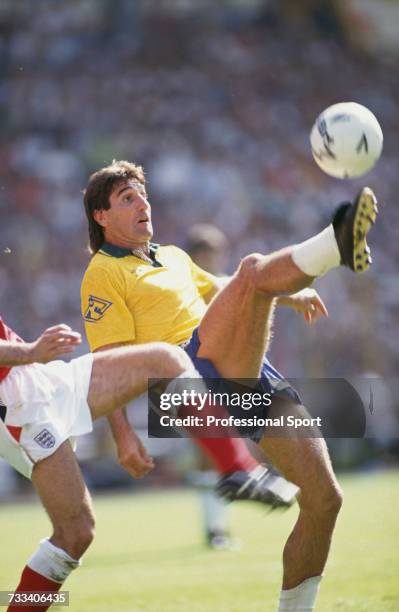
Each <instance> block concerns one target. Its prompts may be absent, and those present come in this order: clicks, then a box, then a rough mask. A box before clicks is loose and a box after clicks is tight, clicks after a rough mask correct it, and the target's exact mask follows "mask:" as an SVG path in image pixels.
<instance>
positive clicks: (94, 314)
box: [83, 295, 112, 323]
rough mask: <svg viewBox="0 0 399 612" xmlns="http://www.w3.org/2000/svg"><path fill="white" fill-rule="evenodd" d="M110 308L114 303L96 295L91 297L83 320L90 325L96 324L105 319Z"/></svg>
mask: <svg viewBox="0 0 399 612" xmlns="http://www.w3.org/2000/svg"><path fill="white" fill-rule="evenodd" d="M110 306H112V302H109V301H108V300H104V299H103V298H99V297H96V296H95V295H89V304H88V306H87V309H86V312H85V313H84V315H83V318H84V320H85V321H87V322H88V323H95V322H96V321H99V320H100V319H102V318H103V316H104V315H105V313H106V311H107V310H108V308H109V307H110Z"/></svg>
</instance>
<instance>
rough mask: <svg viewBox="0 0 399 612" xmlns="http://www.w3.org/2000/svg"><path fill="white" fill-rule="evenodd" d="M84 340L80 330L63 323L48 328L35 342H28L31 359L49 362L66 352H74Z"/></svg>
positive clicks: (38, 361) (36, 361)
mask: <svg viewBox="0 0 399 612" xmlns="http://www.w3.org/2000/svg"><path fill="white" fill-rule="evenodd" d="M81 342H82V337H81V335H80V334H79V333H78V332H74V331H72V329H71V328H70V327H69V325H65V324H64V323H61V324H60V325H54V327H49V328H48V329H46V330H45V331H44V332H43V333H42V335H41V336H39V337H38V339H37V340H35V342H30V343H28V345H29V359H30V361H31V362H32V363H48V362H49V361H52V360H53V359H57V357H60V356H61V355H65V354H66V353H72V351H74V350H75V348H76V346H77V345H78V344H80V343H81Z"/></svg>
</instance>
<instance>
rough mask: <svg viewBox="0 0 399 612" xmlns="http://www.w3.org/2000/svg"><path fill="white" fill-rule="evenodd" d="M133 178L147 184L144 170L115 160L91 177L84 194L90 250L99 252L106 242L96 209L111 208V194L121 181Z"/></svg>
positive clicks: (126, 162)
mask: <svg viewBox="0 0 399 612" xmlns="http://www.w3.org/2000/svg"><path fill="white" fill-rule="evenodd" d="M129 179H133V180H135V181H138V182H139V183H141V184H142V185H145V176H144V170H143V168H142V167H141V166H136V165H135V164H132V163H131V162H128V161H117V160H115V159H114V160H113V162H112V164H111V165H109V166H106V167H105V168H101V170H97V172H94V174H92V175H91V177H90V178H89V182H88V184H87V187H86V189H85V190H84V192H83V194H84V196H83V203H84V206H85V211H86V216H87V221H88V224H89V250H90V252H91V253H93V254H94V253H97V251H98V250H99V249H100V248H101V245H102V244H103V242H104V230H103V228H102V227H101V225H100V224H99V223H97V221H96V220H95V219H94V216H93V212H94V211H95V210H108V209H109V208H110V203H109V196H110V195H111V193H112V191H113V190H114V188H115V187H116V185H118V184H119V183H123V182H125V181H128V180H129Z"/></svg>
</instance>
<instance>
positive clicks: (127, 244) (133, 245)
mask: <svg viewBox="0 0 399 612" xmlns="http://www.w3.org/2000/svg"><path fill="white" fill-rule="evenodd" d="M105 242H107V243H108V244H112V245H113V246H116V247H121V248H122V249H129V250H130V251H141V252H142V253H144V255H147V256H149V254H150V241H149V240H145V241H140V242H139V241H133V240H123V239H115V238H113V237H112V236H105Z"/></svg>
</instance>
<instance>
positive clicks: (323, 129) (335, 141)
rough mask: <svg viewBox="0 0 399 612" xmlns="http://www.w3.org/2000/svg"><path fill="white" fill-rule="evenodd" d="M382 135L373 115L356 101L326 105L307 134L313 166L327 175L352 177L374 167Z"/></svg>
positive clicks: (382, 138) (380, 150)
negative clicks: (308, 134)
mask: <svg viewBox="0 0 399 612" xmlns="http://www.w3.org/2000/svg"><path fill="white" fill-rule="evenodd" d="M383 140H384V137H383V134H382V130H381V127H380V124H379V123H378V121H377V119H376V118H375V116H374V115H373V113H372V112H371V111H370V110H369V109H368V108H366V107H365V106H362V105H361V104H357V103H356V102H340V103H339V104H333V106H329V107H328V108H326V110H324V111H323V112H322V113H320V115H319V116H318V117H317V119H316V121H315V123H314V125H313V127H312V131H311V133H310V144H311V146H312V154H313V157H314V160H315V162H316V164H317V165H318V166H319V167H320V168H321V169H322V170H323V171H324V172H326V173H327V174H329V175H330V176H334V177H336V178H340V179H345V178H354V177H357V176H361V175H362V174H365V173H366V172H368V171H369V170H371V168H372V167H373V166H374V164H375V163H376V162H377V160H378V158H379V157H380V155H381V152H382V145H383Z"/></svg>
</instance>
